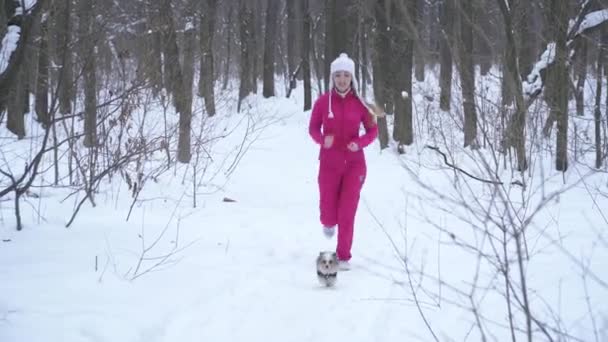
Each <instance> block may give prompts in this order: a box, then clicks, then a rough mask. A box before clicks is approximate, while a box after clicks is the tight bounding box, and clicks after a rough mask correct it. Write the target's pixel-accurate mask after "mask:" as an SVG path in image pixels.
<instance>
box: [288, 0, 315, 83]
mask: <svg viewBox="0 0 608 342" xmlns="http://www.w3.org/2000/svg"><path fill="white" fill-rule="evenodd" d="M307 1H308V0H302V1H300V2H298V1H286V2H285V3H286V5H287V68H288V69H289V72H288V73H289V74H291V73H292V72H294V71H295V70H296V68H297V67H298V64H299V59H298V55H299V54H298V43H299V41H300V40H299V39H297V37H298V26H299V25H301V24H300V23H299V21H298V15H297V5H298V4H299V5H300V6H301V7H302V11H301V12H302V14H301V15H302V16H303V19H304V20H306V15H307V14H306V13H307V12H305V11H304V8H307V7H308V6H307V4H306V2H307ZM303 24H304V23H303ZM304 25H305V24H304ZM309 25H310V23H309ZM309 29H310V28H309ZM306 37H309V36H306V35H304V38H303V39H304V40H306V39H307V38H306ZM303 44H304V42H303ZM309 44H310V43H309ZM302 56H303V57H304V58H306V55H305V54H304V51H302Z"/></svg>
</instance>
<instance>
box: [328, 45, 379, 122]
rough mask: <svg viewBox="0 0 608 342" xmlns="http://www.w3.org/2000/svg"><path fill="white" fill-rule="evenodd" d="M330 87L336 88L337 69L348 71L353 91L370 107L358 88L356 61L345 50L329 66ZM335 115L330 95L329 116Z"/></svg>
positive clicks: (331, 117)
mask: <svg viewBox="0 0 608 342" xmlns="http://www.w3.org/2000/svg"><path fill="white" fill-rule="evenodd" d="M329 71H330V72H329V89H330V90H332V89H334V73H335V72H336V71H348V72H349V73H350V75H351V77H352V83H353V84H352V88H353V89H351V91H353V92H354V93H355V94H357V98H358V99H359V101H361V103H362V104H363V105H364V106H365V107H366V108H368V109H369V107H368V106H367V104H366V103H365V101H363V99H362V98H361V97H360V96H359V95H358V89H359V86H358V85H357V79H356V78H355V62H354V61H353V60H352V59H350V58H349V57H348V55H347V54H346V53H344V52H342V53H341V54H340V56H338V58H336V59H334V60H333V62H331V64H330V67H329ZM333 117H334V113H333V111H332V109H331V96H329V118H330V119H333Z"/></svg>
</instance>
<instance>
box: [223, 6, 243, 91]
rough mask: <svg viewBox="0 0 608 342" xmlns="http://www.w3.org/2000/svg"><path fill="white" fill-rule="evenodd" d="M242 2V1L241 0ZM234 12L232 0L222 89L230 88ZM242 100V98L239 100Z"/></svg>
mask: <svg viewBox="0 0 608 342" xmlns="http://www.w3.org/2000/svg"><path fill="white" fill-rule="evenodd" d="M239 3H240V2H239ZM233 12H234V4H233V3H232V2H231V3H230V4H229V5H228V17H227V18H226V26H225V28H226V29H225V30H224V33H225V34H226V61H225V62H224V83H223V84H222V90H226V89H227V88H228V80H229V79H230V62H231V61H230V57H231V56H232V49H231V47H232V38H233V34H232V32H233V31H232V16H233V15H232V14H233ZM239 102H240V100H239Z"/></svg>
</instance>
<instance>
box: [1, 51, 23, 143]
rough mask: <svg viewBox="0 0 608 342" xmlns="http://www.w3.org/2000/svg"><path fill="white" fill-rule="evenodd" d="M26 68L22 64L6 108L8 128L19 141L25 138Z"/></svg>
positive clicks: (10, 91)
mask: <svg viewBox="0 0 608 342" xmlns="http://www.w3.org/2000/svg"><path fill="white" fill-rule="evenodd" d="M25 70H26V66H25V65H24V64H23V63H21V65H19V67H18V71H17V78H16V80H15V82H14V83H13V86H12V87H11V88H10V89H9V96H8V104H7V108H6V114H7V115H6V128H7V129H8V130H9V131H11V132H12V133H13V134H15V135H16V136H17V139H23V138H24V137H25V117H24V113H23V106H22V104H23V97H24V96H26V94H25V84H24V77H25Z"/></svg>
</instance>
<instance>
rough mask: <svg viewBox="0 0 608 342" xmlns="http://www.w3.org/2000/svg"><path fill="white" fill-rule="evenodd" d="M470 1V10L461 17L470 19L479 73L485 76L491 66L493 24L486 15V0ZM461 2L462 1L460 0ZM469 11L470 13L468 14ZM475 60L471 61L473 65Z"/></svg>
mask: <svg viewBox="0 0 608 342" xmlns="http://www.w3.org/2000/svg"><path fill="white" fill-rule="evenodd" d="M468 1H470V2H471V3H472V11H471V12H468V13H465V16H464V17H463V19H465V20H471V22H469V24H470V25H471V26H470V27H471V30H472V37H475V39H474V42H475V44H474V46H473V50H471V51H474V54H476V55H478V56H479V57H478V63H479V73H480V74H481V75H482V76H486V75H487V74H488V72H489V71H490V68H491V67H492V44H491V40H492V39H493V36H494V35H493V32H492V31H493V25H492V23H491V22H490V16H489V15H488V4H487V1H488V0H468ZM461 2H462V1H461ZM469 13H470V14H469ZM475 64H476V61H475V60H474V61H473V65H475Z"/></svg>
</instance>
